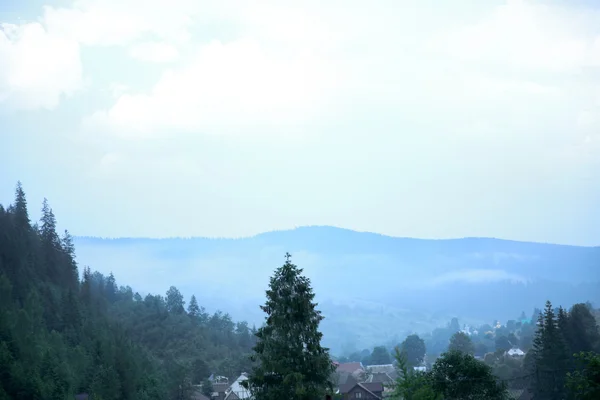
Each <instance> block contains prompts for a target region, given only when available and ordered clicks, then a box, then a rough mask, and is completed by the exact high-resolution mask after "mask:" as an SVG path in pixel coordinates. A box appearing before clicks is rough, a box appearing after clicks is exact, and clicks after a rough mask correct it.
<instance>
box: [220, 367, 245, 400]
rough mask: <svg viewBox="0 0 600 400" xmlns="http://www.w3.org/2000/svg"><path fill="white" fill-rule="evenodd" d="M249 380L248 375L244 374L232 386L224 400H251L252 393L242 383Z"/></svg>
mask: <svg viewBox="0 0 600 400" xmlns="http://www.w3.org/2000/svg"><path fill="white" fill-rule="evenodd" d="M247 380H248V374H246V373H245V372H242V374H241V375H240V376H239V377H238V378H237V379H236V380H235V382H233V383H232V384H231V386H230V387H229V389H227V392H226V394H225V399H224V400H245V399H250V397H251V395H250V391H249V390H248V389H246V388H245V387H243V386H242V382H244V381H247Z"/></svg>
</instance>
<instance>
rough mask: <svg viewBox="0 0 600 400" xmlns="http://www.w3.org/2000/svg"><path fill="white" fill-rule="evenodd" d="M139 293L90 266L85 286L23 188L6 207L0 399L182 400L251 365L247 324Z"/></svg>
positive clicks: (65, 245) (69, 250)
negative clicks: (211, 379) (216, 377)
mask: <svg viewBox="0 0 600 400" xmlns="http://www.w3.org/2000/svg"><path fill="white" fill-rule="evenodd" d="M133 293H134V292H133V290H132V289H131V288H130V287H122V286H121V287H119V286H118V285H117V283H116V279H115V277H114V276H113V275H112V274H110V275H109V276H108V277H104V276H103V275H102V274H100V273H98V272H92V271H91V270H90V269H89V268H84V270H83V274H82V280H81V281H79V277H78V268H77V263H76V261H75V248H74V245H73V240H72V237H71V236H70V234H69V233H68V232H66V231H65V233H64V235H63V236H62V238H61V237H59V235H58V234H57V233H56V217H55V216H54V213H53V212H52V209H51V207H50V205H49V203H48V201H47V200H44V204H43V208H42V218H41V223H40V229H37V228H35V229H34V228H33V227H32V226H31V225H30V222H29V216H28V212H27V201H26V198H25V193H24V191H23V188H22V186H21V185H20V184H18V185H17V189H16V194H15V205H14V206H11V207H8V208H7V209H5V208H4V207H2V206H0V304H1V305H2V306H1V307H0V382H1V383H2V384H1V385H0V399H13V398H14V399H66V398H73V396H74V394H76V393H89V394H91V395H92V396H93V398H94V399H104V400H117V399H119V400H121V399H123V400H128V399H132V400H133V399H136V400H137V399H140V400H152V399H171V398H173V399H175V398H176V399H178V400H179V399H181V400H183V399H187V398H189V397H190V396H191V394H192V390H191V385H192V384H193V383H198V382H201V381H202V379H204V378H206V377H207V376H209V375H210V373H211V372H215V373H219V374H221V375H227V376H228V377H230V378H234V377H237V376H238V375H239V373H240V372H241V371H244V370H247V369H249V368H250V367H251V362H250V361H249V359H248V355H249V354H250V350H251V348H252V346H253V345H254V342H255V340H254V337H253V336H252V334H251V332H250V331H249V330H248V327H247V324H245V323H238V324H237V328H236V324H235V323H234V322H233V321H231V318H230V317H229V316H228V315H227V314H222V313H220V312H217V313H215V314H214V315H213V316H212V317H210V318H209V317H208V315H207V314H206V313H205V312H204V310H203V309H202V308H201V307H199V306H198V304H197V302H196V301H194V303H195V306H194V307H191V309H192V310H191V311H192V312H191V314H193V315H188V314H187V313H185V311H184V310H183V304H184V302H183V299H182V297H181V293H179V291H178V290H177V289H176V288H174V287H172V288H170V289H169V292H167V296H166V300H165V298H163V297H162V296H154V295H148V296H147V297H146V299H145V300H142V298H141V296H139V294H137V296H136V295H134V294H133ZM194 300H195V299H194ZM223 360H226V369H227V372H224V371H223V370H224V369H225V367H224V365H223V364H224V361H223ZM220 368H221V369H220Z"/></svg>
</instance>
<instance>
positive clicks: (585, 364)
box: [567, 352, 600, 400]
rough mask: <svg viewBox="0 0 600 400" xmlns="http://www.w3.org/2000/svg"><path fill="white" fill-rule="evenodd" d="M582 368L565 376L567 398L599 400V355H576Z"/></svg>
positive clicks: (588, 353)
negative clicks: (567, 391)
mask: <svg viewBox="0 0 600 400" xmlns="http://www.w3.org/2000/svg"><path fill="white" fill-rule="evenodd" d="M576 359H577V361H579V363H580V364H581V366H582V368H581V369H580V370H577V371H575V372H573V373H569V374H567V388H568V390H569V398H570V399H573V400H595V399H600V355H598V354H596V353H593V352H587V353H584V352H581V353H579V354H577V355H576Z"/></svg>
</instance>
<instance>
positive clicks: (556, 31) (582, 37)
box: [435, 1, 600, 72]
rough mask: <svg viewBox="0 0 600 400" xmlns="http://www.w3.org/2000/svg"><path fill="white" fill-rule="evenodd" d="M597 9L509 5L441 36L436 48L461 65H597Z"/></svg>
mask: <svg viewBox="0 0 600 400" xmlns="http://www.w3.org/2000/svg"><path fill="white" fill-rule="evenodd" d="M599 17H600V13H599V11H598V10H590V9H571V8H568V7H556V6H548V5H544V4H536V3H533V2H529V1H508V2H507V4H505V5H503V6H500V7H497V8H496V9H495V10H494V11H493V12H492V13H491V15H489V16H488V17H487V18H484V19H483V20H481V21H480V22H478V23H476V24H473V25H470V26H466V27H464V28H462V29H459V30H457V31H455V32H453V33H452V34H450V35H444V37H442V38H439V39H438V41H436V42H435V43H436V46H439V47H440V48H443V49H445V51H446V52H447V53H448V54H450V55H452V56H454V57H457V58H459V59H461V60H463V62H469V63H475V64H486V63H487V64H488V66H490V65H496V66H498V65H502V66H503V67H504V68H516V69H520V70H529V71H531V70H537V71H552V72H566V71H573V70H574V69H577V68H582V67H587V66H600V46H599V43H600V42H599V39H600V31H599V30H598V28H597V27H596V29H592V31H591V32H590V30H589V28H590V27H594V25H597V24H598V20H599Z"/></svg>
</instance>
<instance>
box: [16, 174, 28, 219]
mask: <svg viewBox="0 0 600 400" xmlns="http://www.w3.org/2000/svg"><path fill="white" fill-rule="evenodd" d="M14 216H15V221H16V222H17V226H18V227H19V228H21V229H23V228H26V229H29V228H30V225H29V223H30V221H29V212H28V211H27V199H26V198H25V192H24V191H23V186H22V185H21V182H20V181H19V182H17V188H16V189H15V206H14Z"/></svg>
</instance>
